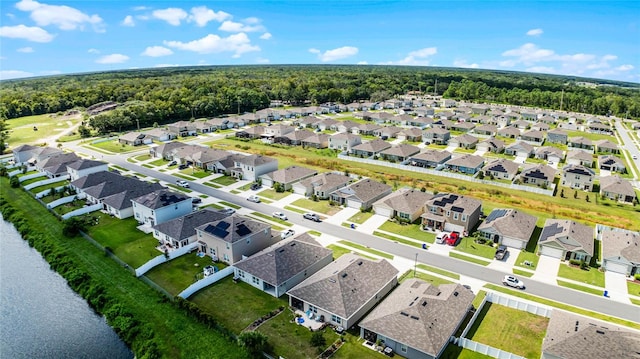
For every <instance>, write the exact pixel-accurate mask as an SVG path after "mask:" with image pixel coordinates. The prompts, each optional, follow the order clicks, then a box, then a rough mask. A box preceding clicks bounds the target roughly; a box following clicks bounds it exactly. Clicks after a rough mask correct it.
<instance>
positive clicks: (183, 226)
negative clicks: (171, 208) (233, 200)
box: [153, 208, 229, 241]
mask: <svg viewBox="0 0 640 359" xmlns="http://www.w3.org/2000/svg"><path fill="white" fill-rule="evenodd" d="M228 216H229V215H228V214H225V213H222V212H218V211H216V210H213V209H209V208H205V209H203V210H200V211H196V212H192V213H189V214H187V215H185V216H182V217H178V218H174V219H172V220H169V221H166V222H163V223H160V224H156V225H155V226H153V229H154V230H157V231H158V232H160V233H164V234H166V235H168V236H169V237H171V238H173V239H175V240H178V241H181V240H183V239H187V238H189V237H191V236H194V235H195V234H196V228H197V227H199V226H201V225H203V224H206V223H210V222H215V221H219V220H221V219H223V218H226V217H228Z"/></svg>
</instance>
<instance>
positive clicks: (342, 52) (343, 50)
mask: <svg viewBox="0 0 640 359" xmlns="http://www.w3.org/2000/svg"><path fill="white" fill-rule="evenodd" d="M309 52H310V53H312V54H317V55H318V58H319V59H320V61H322V62H329V61H335V60H341V59H344V58H347V57H351V56H354V55H357V54H358V48H357V47H353V46H343V47H338V48H337V49H333V50H327V51H325V52H321V51H320V50H318V49H313V48H311V49H309Z"/></svg>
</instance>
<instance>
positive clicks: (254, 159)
mask: <svg viewBox="0 0 640 359" xmlns="http://www.w3.org/2000/svg"><path fill="white" fill-rule="evenodd" d="M235 160H236V162H238V163H242V164H245V165H247V166H254V167H255V166H261V165H263V164H265V163H269V162H274V161H277V159H275V158H271V157H267V156H262V155H249V156H243V157H236V159H235Z"/></svg>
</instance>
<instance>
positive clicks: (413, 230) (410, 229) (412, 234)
mask: <svg viewBox="0 0 640 359" xmlns="http://www.w3.org/2000/svg"><path fill="white" fill-rule="evenodd" d="M378 229H379V230H382V231H386V232H390V233H395V234H399V235H401V236H405V237H409V238H413V239H417V240H419V241H422V242H427V243H431V244H433V242H435V239H436V235H435V234H434V233H430V232H425V231H422V230H420V225H419V224H399V223H395V222H391V221H386V222H384V223H383V224H382V225H381V226H380V227H378Z"/></svg>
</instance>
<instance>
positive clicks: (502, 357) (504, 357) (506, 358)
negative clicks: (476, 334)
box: [454, 338, 526, 359]
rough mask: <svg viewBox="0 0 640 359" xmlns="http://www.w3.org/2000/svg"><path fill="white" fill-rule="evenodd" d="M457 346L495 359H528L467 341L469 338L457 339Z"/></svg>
mask: <svg viewBox="0 0 640 359" xmlns="http://www.w3.org/2000/svg"><path fill="white" fill-rule="evenodd" d="M454 343H455V344H458V346H460V347H463V348H465V349H469V350H472V351H474V352H477V353H481V354H484V355H487V356H490V357H493V358H498V359H526V358H525V357H521V356H519V355H516V354H513V353H510V352H506V351H504V350H500V349H498V348H494V347H492V346H489V345H486V344H482V343H478V342H474V341H473V340H471V339H467V338H456V340H455V341H454Z"/></svg>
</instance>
